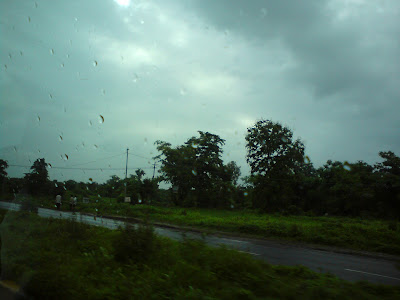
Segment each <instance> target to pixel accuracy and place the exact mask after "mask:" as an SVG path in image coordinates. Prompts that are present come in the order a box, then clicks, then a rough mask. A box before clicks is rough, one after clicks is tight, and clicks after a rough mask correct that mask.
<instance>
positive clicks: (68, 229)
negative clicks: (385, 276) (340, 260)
mask: <svg viewBox="0 0 400 300" xmlns="http://www.w3.org/2000/svg"><path fill="white" fill-rule="evenodd" d="M0 219H3V220H2V224H1V227H0V232H1V243H2V244H1V246H2V249H1V250H2V251H1V252H2V255H1V273H2V280H13V281H16V282H17V283H18V284H19V285H20V286H21V287H22V288H23V290H24V292H25V293H27V294H28V295H30V296H32V297H34V298H36V299H399V297H400V287H391V286H383V285H373V284H369V283H366V282H359V283H349V282H345V281H343V280H340V279H338V278H336V277H334V276H332V275H328V274H317V273H315V272H312V271H310V270H308V269H306V268H304V267H300V266H299V267H284V266H272V265H269V264H266V263H264V262H261V261H258V260H254V259H253V258H252V257H251V256H250V255H247V254H244V253H239V252H236V251H233V250H228V249H225V248H210V247H208V246H206V245H205V244H203V243H201V242H198V241H197V242H195V241H190V240H187V241H184V242H182V243H178V242H175V241H172V240H169V239H166V238H161V237H158V236H156V235H154V233H153V231H152V229H151V228H150V227H148V226H141V227H139V228H137V229H135V228H132V227H127V228H125V229H121V230H117V231H110V230H107V229H104V228H98V227H90V226H88V225H84V224H79V223H76V222H74V221H71V220H55V219H41V218H39V217H38V216H37V215H34V214H30V213H26V212H7V213H6V212H5V211H0Z"/></svg>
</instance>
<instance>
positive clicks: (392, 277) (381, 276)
mask: <svg viewBox="0 0 400 300" xmlns="http://www.w3.org/2000/svg"><path fill="white" fill-rule="evenodd" d="M345 270H346V271H350V272H357V273H364V274H368V275H374V276H380V277H385V278H390V279H394V280H399V281H400V278H394V277H390V276H385V275H380V274H375V273H369V272H363V271H358V270H352V269H345Z"/></svg>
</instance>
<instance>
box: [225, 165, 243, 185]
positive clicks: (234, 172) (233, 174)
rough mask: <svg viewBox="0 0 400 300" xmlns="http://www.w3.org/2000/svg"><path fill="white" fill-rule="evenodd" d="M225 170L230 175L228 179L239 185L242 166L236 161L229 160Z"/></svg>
mask: <svg viewBox="0 0 400 300" xmlns="http://www.w3.org/2000/svg"><path fill="white" fill-rule="evenodd" d="M225 171H226V173H227V174H228V176H229V177H228V181H231V182H232V184H233V185H237V182H238V180H239V177H240V174H241V172H240V167H239V166H238V165H237V164H236V162H234V161H231V162H229V163H228V164H227V165H226V166H225Z"/></svg>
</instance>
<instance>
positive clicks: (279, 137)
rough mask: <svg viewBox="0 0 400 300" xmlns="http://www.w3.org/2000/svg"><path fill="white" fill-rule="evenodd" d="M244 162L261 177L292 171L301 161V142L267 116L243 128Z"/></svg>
mask: <svg viewBox="0 0 400 300" xmlns="http://www.w3.org/2000/svg"><path fill="white" fill-rule="evenodd" d="M246 142H247V144H246V149H247V157H246V158H247V162H248V163H249V164H250V167H251V173H252V174H257V175H261V176H264V177H272V176H274V175H277V174H282V173H289V172H294V171H295V170H296V167H298V166H300V165H301V164H302V163H303V162H304V145H303V143H302V142H301V141H300V140H299V139H297V140H293V133H292V131H291V130H290V129H289V128H287V127H284V126H282V125H281V124H279V123H275V122H272V121H269V120H260V121H258V122H257V123H256V124H255V125H254V126H252V127H250V128H248V129H247V135H246Z"/></svg>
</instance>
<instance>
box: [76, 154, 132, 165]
mask: <svg viewBox="0 0 400 300" xmlns="http://www.w3.org/2000/svg"><path fill="white" fill-rule="evenodd" d="M124 154H125V152H124V153H120V154H117V155H113V156H109V157H104V158H100V159H97V160H92V161H89V162H85V163H81V164H76V165H72V166H71V167H77V166H83V165H87V164H91V163H94V162H98V161H103V160H106V159H110V158H114V157H117V156H121V155H124Z"/></svg>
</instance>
